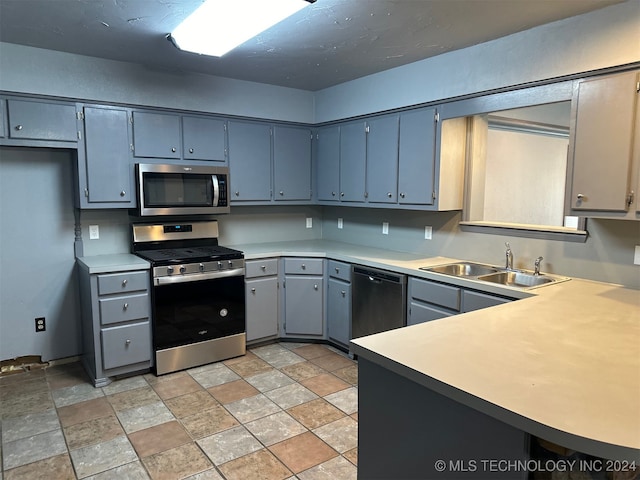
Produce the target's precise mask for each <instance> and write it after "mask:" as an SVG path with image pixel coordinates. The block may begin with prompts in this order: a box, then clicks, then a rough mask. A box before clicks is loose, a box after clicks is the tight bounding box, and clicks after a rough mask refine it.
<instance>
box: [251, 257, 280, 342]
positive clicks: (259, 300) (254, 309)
mask: <svg viewBox="0 0 640 480" xmlns="http://www.w3.org/2000/svg"><path fill="white" fill-rule="evenodd" d="M245 298H246V306H245V315H246V323H247V342H253V341H258V340H267V339H270V338H275V337H277V335H278V314H279V308H278V259H277V258H267V259H261V260H247V261H246V262H245Z"/></svg>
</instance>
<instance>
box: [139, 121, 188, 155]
mask: <svg viewBox="0 0 640 480" xmlns="http://www.w3.org/2000/svg"><path fill="white" fill-rule="evenodd" d="M180 144H181V142H180V116H179V115H171V114H164V113H149V112H133V147H134V155H135V156H136V157H149V158H180V156H181V154H182V152H181V151H180Z"/></svg>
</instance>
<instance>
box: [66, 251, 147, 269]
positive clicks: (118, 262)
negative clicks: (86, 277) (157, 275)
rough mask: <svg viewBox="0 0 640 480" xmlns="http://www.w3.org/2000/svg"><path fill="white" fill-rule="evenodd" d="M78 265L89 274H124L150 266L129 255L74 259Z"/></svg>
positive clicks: (117, 254)
mask: <svg viewBox="0 0 640 480" xmlns="http://www.w3.org/2000/svg"><path fill="white" fill-rule="evenodd" d="M76 260H77V261H78V263H79V264H80V265H81V266H82V267H83V268H86V269H87V270H88V271H89V273H108V272H124V271H127V270H149V268H150V267H151V265H150V264H149V262H147V261H146V260H143V259H142V258H140V257H138V256H136V255H132V254H130V253H115V254H110V255H93V256H90V257H78V258H76Z"/></svg>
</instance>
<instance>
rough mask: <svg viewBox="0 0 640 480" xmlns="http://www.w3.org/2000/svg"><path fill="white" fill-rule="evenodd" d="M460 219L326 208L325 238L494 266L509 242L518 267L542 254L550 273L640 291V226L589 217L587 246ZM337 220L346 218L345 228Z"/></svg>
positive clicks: (450, 215)
mask: <svg viewBox="0 0 640 480" xmlns="http://www.w3.org/2000/svg"><path fill="white" fill-rule="evenodd" d="M460 216H461V213H460V212H413V211H400V210H383V209H369V208H355V207H351V208H348V207H326V208H325V209H324V213H323V223H322V238H324V239H328V240H337V241H341V242H347V243H357V244H364V245H368V246H372V247H379V248H388V249H391V250H398V251H402V252H412V253H416V254H418V255H424V256H425V257H433V256H439V255H440V256H445V257H452V258H457V259H461V260H474V261H477V262H485V263H490V264H495V265H501V264H503V263H504V261H505V247H504V242H510V243H511V248H512V250H513V252H514V264H515V266H517V267H518V268H527V269H532V268H533V262H534V260H535V259H536V257H538V256H540V255H542V256H543V257H544V261H543V263H542V270H543V271H546V272H548V273H556V274H560V275H568V276H571V277H580V278H586V279H590V280H597V281H602V282H610V283H616V284H621V285H625V286H628V287H632V288H640V267H639V266H637V265H634V264H633V256H634V249H635V245H637V244H639V243H640V222H636V221H623V220H596V219H589V220H588V223H587V230H588V231H589V237H588V239H587V242H586V243H570V242H562V241H551V240H538V239H531V238H522V237H509V236H507V235H491V234H485V233H473V232H463V231H461V230H460V226H459V224H458V223H459V221H460ZM338 218H342V219H343V228H342V229H341V230H338V221H337V220H338ZM382 222H389V234H388V235H383V234H382ZM425 226H431V227H433V239H432V240H425V239H424V227H425Z"/></svg>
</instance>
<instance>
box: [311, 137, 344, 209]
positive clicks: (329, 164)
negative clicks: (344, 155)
mask: <svg viewBox="0 0 640 480" xmlns="http://www.w3.org/2000/svg"><path fill="white" fill-rule="evenodd" d="M316 156H317V165H316V183H317V186H316V188H317V190H318V200H320V201H332V202H337V201H339V200H340V127H339V126H337V125H332V126H329V127H322V128H320V129H318V131H317V133H316Z"/></svg>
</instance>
